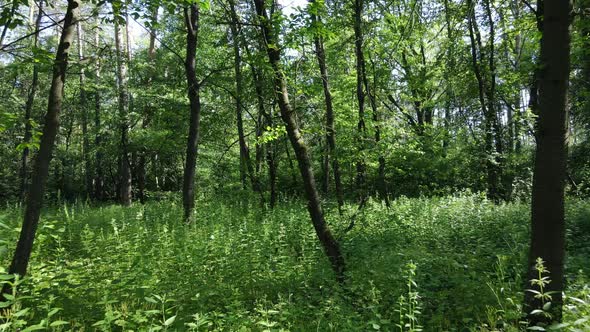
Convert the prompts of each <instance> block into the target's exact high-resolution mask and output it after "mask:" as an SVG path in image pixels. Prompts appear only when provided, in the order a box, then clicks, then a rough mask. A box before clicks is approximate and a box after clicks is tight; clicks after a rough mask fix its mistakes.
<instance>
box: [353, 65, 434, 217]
mask: <svg viewBox="0 0 590 332" xmlns="http://www.w3.org/2000/svg"><path fill="white" fill-rule="evenodd" d="M369 61H370V63H371V68H372V70H373V86H372V87H370V86H369V79H368V78H367V76H366V74H365V77H364V81H365V88H366V90H367V93H368V94H369V101H370V104H371V110H372V111H373V126H374V127H375V145H376V148H377V151H378V152H379V153H378V154H379V157H378V162H379V168H378V169H377V190H378V193H379V196H380V198H381V199H382V200H383V201H385V205H386V206H387V207H390V206H391V203H390V202H389V197H388V196H387V183H386V182H385V157H383V154H382V153H381V147H380V146H379V145H380V142H381V125H380V123H379V121H381V117H380V115H379V109H378V108H377V96H376V95H375V94H376V91H377V71H376V70H375V62H374V61H373V60H372V59H371V57H370V56H369ZM431 121H432V119H431Z"/></svg>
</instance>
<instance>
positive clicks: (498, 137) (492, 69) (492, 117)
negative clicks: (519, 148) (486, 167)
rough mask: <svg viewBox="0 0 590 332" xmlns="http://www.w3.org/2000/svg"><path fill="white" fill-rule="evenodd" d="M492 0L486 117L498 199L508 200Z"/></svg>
mask: <svg viewBox="0 0 590 332" xmlns="http://www.w3.org/2000/svg"><path fill="white" fill-rule="evenodd" d="M490 2H491V0H484V5H485V10H486V15H487V17H488V24H489V27H490V31H489V32H490V34H489V41H488V44H489V54H488V63H489V64H488V65H489V73H490V74H489V76H490V77H489V80H490V84H489V88H488V109H487V111H488V115H487V116H486V117H487V118H488V119H487V120H486V121H490V122H491V124H492V132H493V140H494V147H493V150H492V151H493V155H494V165H493V166H492V167H493V168H494V172H495V173H496V177H497V179H498V180H497V181H498V185H497V195H496V196H497V197H496V200H498V199H504V200H505V199H506V198H507V193H506V192H505V190H504V188H503V186H502V183H503V181H502V180H503V175H502V169H503V166H502V165H503V163H504V156H503V155H504V148H503V142H502V141H503V140H502V128H501V125H500V120H499V119H498V111H497V107H496V105H497V103H496V102H497V101H496V58H495V53H496V51H495V47H494V43H495V38H496V28H495V23H494V17H493V15H492V6H491V4H490Z"/></svg>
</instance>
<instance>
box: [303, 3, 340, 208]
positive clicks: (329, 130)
mask: <svg viewBox="0 0 590 332" xmlns="http://www.w3.org/2000/svg"><path fill="white" fill-rule="evenodd" d="M314 2H315V0H312V3H314ZM311 22H312V26H315V25H317V24H320V25H321V24H322V23H321V17H320V16H319V15H315V14H312V15H311ZM314 44H315V52H316V58H317V60H318V66H319V69H320V77H321V79H322V86H323V89H324V100H325V102H326V142H327V143H328V144H327V148H326V151H327V154H326V158H325V161H324V163H325V164H324V168H325V179H324V181H325V184H324V186H325V191H326V192H327V191H328V183H329V178H330V176H329V174H330V167H329V163H330V160H332V172H333V173H334V187H335V190H336V200H337V201H338V209H339V210H340V211H341V210H342V205H343V204H344V194H343V192H342V179H341V176H340V164H339V162H338V156H337V152H336V132H335V131H334V106H333V103H332V92H331V91H330V82H329V80H328V67H327V65H326V51H325V48H324V39H323V37H322V35H321V34H320V33H319V32H316V33H315V34H314Z"/></svg>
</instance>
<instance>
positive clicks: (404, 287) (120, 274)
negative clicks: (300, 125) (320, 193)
mask: <svg viewBox="0 0 590 332" xmlns="http://www.w3.org/2000/svg"><path fill="white" fill-rule="evenodd" d="M355 210H356V207H355V206H348V207H347V209H346V211H345V212H346V213H345V216H344V217H338V213H337V212H336V209H335V208H334V207H331V208H330V207H329V208H328V211H327V219H328V220H329V222H330V224H331V227H332V228H333V230H334V232H335V234H336V235H337V236H338V237H339V238H340V241H341V245H342V249H343V251H344V253H345V256H346V262H347V272H346V273H347V282H346V284H345V285H344V287H341V286H340V285H338V284H337V283H336V282H335V278H334V276H333V275H332V272H331V270H330V268H329V263H328V262H327V260H326V258H325V257H324V255H323V253H322V251H321V248H320V246H319V244H318V241H317V239H316V237H315V234H314V232H313V229H312V226H311V224H310V222H309V218H308V214H307V211H306V209H305V205H304V203H303V202H300V201H284V202H281V204H279V206H278V207H277V208H276V209H275V210H272V211H270V210H264V209H261V208H260V207H259V205H258V202H257V201H256V199H255V198H252V199H251V200H250V199H249V198H248V197H236V198H234V199H227V200H226V199H224V200H213V199H211V200H208V199H201V200H199V201H198V202H197V209H196V211H197V214H196V221H195V222H194V223H193V224H192V225H185V224H183V223H182V222H181V219H182V215H181V213H182V206H181V204H179V202H178V201H177V200H175V199H174V198H171V199H167V200H162V201H159V202H149V203H148V204H146V205H139V204H137V205H133V206H132V207H130V208H124V207H119V206H88V205H85V204H83V203H77V204H60V205H59V206H57V207H53V208H49V209H47V210H46V211H45V212H44V213H43V214H42V218H41V222H40V226H39V230H38V235H37V239H36V242H35V251H34V253H33V257H32V260H31V265H30V268H29V275H28V276H27V277H26V278H25V279H24V280H19V281H18V285H16V289H17V291H16V292H15V294H14V297H11V298H10V299H9V302H11V303H13V304H14V305H13V306H12V307H11V309H10V310H7V309H0V317H4V318H3V319H0V331H33V330H36V329H39V330H52V331H371V330H373V331H375V330H383V331H421V330H424V331H517V330H519V329H524V328H525V326H524V325H522V323H521V320H522V318H521V316H520V303H521V301H522V297H523V294H522V289H523V287H524V285H525V283H524V281H523V280H522V277H521V274H522V272H523V270H524V268H523V266H524V264H525V259H526V251H527V246H528V240H527V239H528V224H529V207H528V205H527V204H524V203H510V204H502V205H494V204H492V203H490V202H488V201H487V200H485V199H484V198H482V197H481V196H477V195H462V196H456V197H445V198H421V199H407V198H401V199H397V200H395V201H394V202H392V207H391V208H389V209H388V208H386V207H385V206H383V205H382V204H380V203H378V202H369V203H368V204H367V207H366V208H365V209H364V210H363V211H362V212H361V213H360V214H359V215H357V216H356V217H355V218H356V219H355V226H354V227H353V228H352V230H351V231H350V232H347V233H344V232H343V230H344V229H346V228H347V226H348V224H349V223H350V215H352V214H354V213H355ZM20 215H21V210H20V209H19V207H16V206H7V207H6V208H5V209H4V210H2V211H0V264H1V266H3V267H6V266H8V264H9V259H10V255H11V253H12V251H13V250H14V245H15V242H16V239H17V237H18V232H19V223H20V221H21V217H20ZM567 220H568V233H567V235H568V259H567V264H566V275H567V278H568V282H567V284H568V289H567V290H566V298H565V299H566V305H565V321H564V324H566V325H563V326H562V328H563V329H564V330H571V331H588V330H590V321H588V319H589V317H590V289H589V286H588V275H589V272H590V271H589V269H590V264H589V257H590V244H589V243H590V203H589V202H587V201H581V200H576V201H570V202H568V205H567ZM2 272H5V271H3V270H1V268H0V275H1V273H2ZM3 278H4V280H7V278H8V277H7V276H4V277H3ZM4 282H6V281H4ZM7 305H8V303H5V304H0V306H7ZM1 324H3V325H1ZM576 329H577V330H576Z"/></svg>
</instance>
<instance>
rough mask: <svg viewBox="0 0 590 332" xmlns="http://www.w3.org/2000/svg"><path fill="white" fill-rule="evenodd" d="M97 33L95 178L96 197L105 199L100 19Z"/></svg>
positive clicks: (95, 67) (95, 36)
mask: <svg viewBox="0 0 590 332" xmlns="http://www.w3.org/2000/svg"><path fill="white" fill-rule="evenodd" d="M95 30H96V33H95V35H94V42H95V44H96V49H97V51H96V52H95V54H94V55H95V57H96V60H95V61H96V62H95V65H94V85H95V91H94V148H95V149H96V152H95V156H94V158H95V160H94V163H95V166H94V167H95V168H96V173H95V175H94V176H95V178H94V198H95V199H97V200H99V201H100V200H103V199H104V172H103V169H102V166H103V165H102V139H101V132H100V131H101V123H100V103H101V102H100V54H99V53H98V49H99V45H100V32H99V31H100V29H98V20H97V27H96V29H95Z"/></svg>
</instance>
